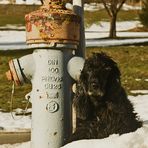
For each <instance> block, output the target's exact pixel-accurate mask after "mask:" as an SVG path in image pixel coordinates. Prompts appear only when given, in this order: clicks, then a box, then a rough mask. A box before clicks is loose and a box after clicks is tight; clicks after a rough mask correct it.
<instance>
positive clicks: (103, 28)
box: [86, 21, 140, 32]
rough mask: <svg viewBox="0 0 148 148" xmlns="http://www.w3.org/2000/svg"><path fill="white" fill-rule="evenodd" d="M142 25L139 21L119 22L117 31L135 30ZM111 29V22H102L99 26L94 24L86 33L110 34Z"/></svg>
mask: <svg viewBox="0 0 148 148" xmlns="http://www.w3.org/2000/svg"><path fill="white" fill-rule="evenodd" d="M139 25H140V22H139V21H121V22H117V24H116V26H117V31H126V30H129V29H133V28H135V27H138V26H139ZM109 27H110V22H104V21H100V22H99V24H92V25H91V26H90V27H88V28H86V31H87V32H88V31H99V32H108V31H109Z"/></svg>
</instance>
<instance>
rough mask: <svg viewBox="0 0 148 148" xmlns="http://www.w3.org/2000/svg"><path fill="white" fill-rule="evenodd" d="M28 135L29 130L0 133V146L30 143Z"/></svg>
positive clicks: (29, 135)
mask: <svg viewBox="0 0 148 148" xmlns="http://www.w3.org/2000/svg"><path fill="white" fill-rule="evenodd" d="M30 133H31V132H30V131H29V130H28V131H20V132H6V131H0V144H15V143H22V142H27V141H30V137H31V134H30Z"/></svg>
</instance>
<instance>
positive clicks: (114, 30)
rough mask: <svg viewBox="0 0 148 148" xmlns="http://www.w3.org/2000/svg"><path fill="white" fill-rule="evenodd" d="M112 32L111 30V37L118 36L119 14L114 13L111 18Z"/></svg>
mask: <svg viewBox="0 0 148 148" xmlns="http://www.w3.org/2000/svg"><path fill="white" fill-rule="evenodd" d="M110 19H111V20H110V32H109V37H110V38H116V19H117V14H114V15H113V16H112V17H111V18H110Z"/></svg>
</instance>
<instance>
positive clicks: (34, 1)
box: [0, 0, 41, 5]
mask: <svg viewBox="0 0 148 148" xmlns="http://www.w3.org/2000/svg"><path fill="white" fill-rule="evenodd" d="M0 4H18V5H22V4H25V5H41V1H40V0H15V2H11V1H10V0H0Z"/></svg>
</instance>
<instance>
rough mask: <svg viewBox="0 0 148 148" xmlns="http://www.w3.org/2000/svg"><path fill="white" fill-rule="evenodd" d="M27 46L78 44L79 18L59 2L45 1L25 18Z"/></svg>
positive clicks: (59, 0)
mask: <svg viewBox="0 0 148 148" xmlns="http://www.w3.org/2000/svg"><path fill="white" fill-rule="evenodd" d="M25 20H26V36H27V43H28V44H40V43H45V44H50V43H60V44H61V43H70V44H76V45H78V44H79V36H80V17H79V16H77V15H76V14H74V13H73V12H72V11H71V10H67V9H66V8H65V7H64V6H63V3H62V2H61V0H45V1H44V5H43V6H42V7H41V8H40V9H39V10H37V11H34V12H31V13H29V14H27V15H26V16H25Z"/></svg>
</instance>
